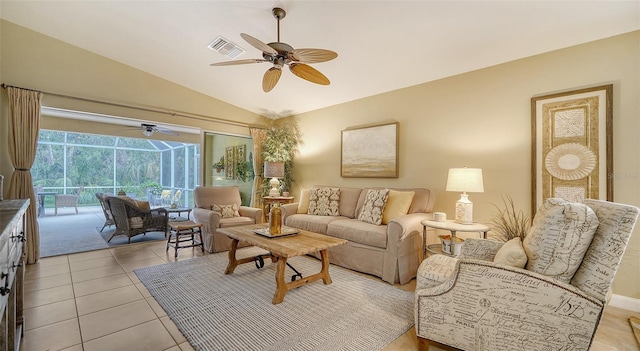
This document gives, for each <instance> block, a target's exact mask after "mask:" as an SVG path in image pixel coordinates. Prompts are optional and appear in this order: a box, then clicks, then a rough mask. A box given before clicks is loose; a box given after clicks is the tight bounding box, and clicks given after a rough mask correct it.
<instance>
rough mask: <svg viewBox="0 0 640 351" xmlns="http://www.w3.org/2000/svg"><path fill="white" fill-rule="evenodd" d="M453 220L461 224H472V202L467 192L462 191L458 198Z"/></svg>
mask: <svg viewBox="0 0 640 351" xmlns="http://www.w3.org/2000/svg"><path fill="white" fill-rule="evenodd" d="M455 220H456V222H458V223H461V224H473V203H472V202H471V200H469V195H467V193H462V194H461V195H460V200H458V201H457V202H456V219H455Z"/></svg>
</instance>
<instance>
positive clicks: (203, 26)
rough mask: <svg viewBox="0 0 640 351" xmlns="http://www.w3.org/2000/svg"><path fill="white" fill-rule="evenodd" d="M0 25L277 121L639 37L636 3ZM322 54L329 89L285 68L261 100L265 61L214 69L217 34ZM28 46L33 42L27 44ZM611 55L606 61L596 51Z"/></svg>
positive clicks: (417, 6)
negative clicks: (328, 56)
mask: <svg viewBox="0 0 640 351" xmlns="http://www.w3.org/2000/svg"><path fill="white" fill-rule="evenodd" d="M0 6H1V8H0V15H1V16H2V18H3V19H5V20H7V21H10V22H13V23H15V24H18V25H21V26H24V27H27V28H29V29H32V30H34V31H37V32H40V33H43V34H46V35H48V36H51V37H53V38H56V39H59V40H62V41H64V42H67V43H70V44H72V45H75V46H78V47H80V48H83V49H86V50H88V51H91V52H94V53H96V54H99V55H102V56H105V57H107V58H110V59H113V60H115V61H119V62H121V63H124V64H126V65H129V66H132V67H135V68H138V69H140V70H142V71H145V72H148V73H151V74H153V75H156V76H158V77H162V78H164V79H167V80H169V81H172V82H175V83H177V84H180V85H183V86H185V87H188V88H190V89H193V90H196V91H199V92H201V93H204V94H207V95H210V96H212V97H215V98H217V99H220V100H222V101H225V102H227V103H230V104H233V105H236V106H239V107H242V108H244V109H247V110H250V111H253V112H256V113H259V114H262V115H265V116H267V117H273V118H276V117H284V116H288V115H292V114H299V113H302V112H307V111H311V110H315V109H319V108H323V107H326V106H331V105H335V104H339V103H343V102H347V101H351V100H356V99H359V98H363V97H367V96H372V95H376V94H380V93H384V92H387V91H391V90H396V89H400V88H404V87H408V86H412V85H416V84H421V83H424V82H428V81H432V80H437V79H440V78H444V77H447V76H452V75H456V74H460V73H464V72H468V71H472V70H476V69H480V68H483V67H489V66H493V65H496V64H500V63H504V62H508V61H512V60H516V59H520V58H524V57H528V56H532V55H536V54H540V53H544V52H548V51H552V50H557V49H561V48H564V47H568V46H573V45H577V44H581V43H585V42H589V41H593V40H597V39H602V38H606V37H610V36H614V35H617V34H622V33H626V32H630V31H634V30H638V29H640V2H639V1H579V0H574V1H479V0H474V1H270V0H264V1H6V0H3V1H2V2H1V3H0ZM273 7H282V8H284V9H285V10H286V12H287V15H286V17H285V18H284V19H283V20H282V21H281V26H280V39H281V41H282V42H285V43H287V44H289V45H291V46H293V47H294V48H322V49H329V50H333V51H335V52H337V53H338V57H337V58H336V59H334V60H331V61H328V62H323V63H316V64H312V66H313V67H314V68H316V69H318V70H319V71H321V72H322V73H324V75H326V76H327V77H328V78H329V79H330V80H331V85H328V86H322V85H316V84H313V83H310V82H308V81H306V80H302V79H300V78H298V77H296V76H294V75H293V74H292V73H291V72H289V70H288V69H283V73H282V78H281V79H280V82H279V83H278V85H277V86H276V87H275V88H274V89H273V90H272V91H271V92H269V93H265V92H263V91H262V83H261V82H262V76H263V74H264V72H265V71H266V70H267V69H269V68H270V67H271V64H269V63H255V64H248V65H237V66H226V67H210V66H209V64H210V63H214V62H221V61H228V60H230V58H228V57H226V56H223V55H222V54H220V53H218V52H216V51H213V50H211V49H209V48H207V45H208V44H209V43H210V42H212V41H213V40H214V39H215V38H216V37H217V36H223V37H224V38H227V39H228V40H230V41H232V42H233V43H235V44H237V45H239V46H240V47H242V48H243V49H245V50H246V52H245V53H244V54H242V55H241V56H239V57H237V58H236V59H250V58H261V52H259V51H258V50H257V49H255V48H254V47H253V46H251V45H249V44H248V43H247V42H246V41H244V40H243V39H242V38H241V37H240V33H247V34H249V35H251V36H253V37H255V38H257V39H259V40H261V41H263V42H265V43H269V42H273V41H276V37H277V32H276V23H277V22H276V20H275V19H274V17H273V16H272V14H271V10H272V8H273ZM25 45H29V43H25ZM596 54H606V53H596Z"/></svg>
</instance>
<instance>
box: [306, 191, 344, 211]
mask: <svg viewBox="0 0 640 351" xmlns="http://www.w3.org/2000/svg"><path fill="white" fill-rule="evenodd" d="M339 206H340V188H329V187H319V188H313V189H311V192H310V195H309V212H308V213H309V214H311V215H319V216H339V213H340V212H339Z"/></svg>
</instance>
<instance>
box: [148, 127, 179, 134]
mask: <svg viewBox="0 0 640 351" xmlns="http://www.w3.org/2000/svg"><path fill="white" fill-rule="evenodd" d="M153 130H154V131H156V132H158V133H163V134H169V135H180V133H178V132H174V131H173V130H171V129H167V128H160V127H155V128H153Z"/></svg>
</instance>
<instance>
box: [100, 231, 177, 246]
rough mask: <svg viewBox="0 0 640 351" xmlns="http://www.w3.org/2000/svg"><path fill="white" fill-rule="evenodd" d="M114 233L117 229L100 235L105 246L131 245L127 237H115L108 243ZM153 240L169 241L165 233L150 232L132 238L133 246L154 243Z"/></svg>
mask: <svg viewBox="0 0 640 351" xmlns="http://www.w3.org/2000/svg"><path fill="white" fill-rule="evenodd" d="M96 231H97V232H100V228H96ZM114 231H115V228H114V229H111V230H107V229H105V230H104V231H103V232H102V233H100V235H101V236H102V239H104V242H105V244H107V246H108V247H114V246H118V245H126V244H128V243H129V238H128V237H127V236H126V235H117V236H114V237H113V239H111V241H110V242H107V241H108V240H109V238H111V235H112V234H113V232H114ZM153 240H167V239H166V236H165V234H164V232H149V233H145V234H138V235H136V236H132V237H131V244H133V243H142V242H146V241H153Z"/></svg>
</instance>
